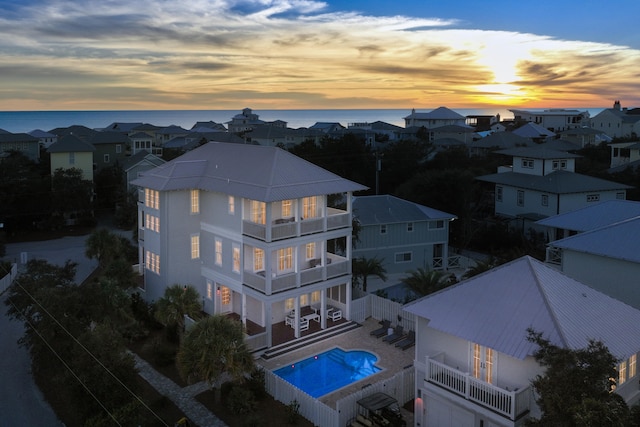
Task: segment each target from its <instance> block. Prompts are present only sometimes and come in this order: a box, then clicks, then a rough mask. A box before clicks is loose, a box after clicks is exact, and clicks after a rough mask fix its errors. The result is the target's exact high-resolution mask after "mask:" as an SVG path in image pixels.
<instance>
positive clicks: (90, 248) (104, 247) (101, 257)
mask: <svg viewBox="0 0 640 427" xmlns="http://www.w3.org/2000/svg"><path fill="white" fill-rule="evenodd" d="M85 246H86V248H85V255H86V256H87V258H90V259H93V258H95V259H97V260H98V264H100V266H101V267H104V266H106V265H108V264H109V263H110V262H111V261H113V260H114V259H116V258H118V257H119V256H120V254H121V249H122V242H121V240H120V237H118V236H117V235H116V234H114V233H112V232H111V231H109V230H108V229H106V228H100V229H98V230H95V231H94V232H93V233H91V235H90V236H89V238H87V242H86V243H85Z"/></svg>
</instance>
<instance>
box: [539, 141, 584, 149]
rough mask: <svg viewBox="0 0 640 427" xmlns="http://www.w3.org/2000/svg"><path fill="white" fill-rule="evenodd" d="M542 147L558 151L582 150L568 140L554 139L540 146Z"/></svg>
mask: <svg viewBox="0 0 640 427" xmlns="http://www.w3.org/2000/svg"><path fill="white" fill-rule="evenodd" d="M540 147H544V148H547V149H549V150H556V151H575V150H580V149H581V148H582V147H581V146H580V145H578V144H576V143H573V142H571V141H569V140H566V139H552V140H550V141H547V142H543V143H542V144H540Z"/></svg>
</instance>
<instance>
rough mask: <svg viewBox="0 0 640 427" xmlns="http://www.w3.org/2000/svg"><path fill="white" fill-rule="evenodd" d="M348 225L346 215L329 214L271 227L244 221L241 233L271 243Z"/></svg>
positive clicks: (278, 223) (275, 224) (347, 215)
mask: <svg viewBox="0 0 640 427" xmlns="http://www.w3.org/2000/svg"><path fill="white" fill-rule="evenodd" d="M334 210H335V209H334ZM335 211H336V212H344V211H338V210H335ZM350 225H351V224H349V214H348V213H340V214H331V215H329V216H327V217H320V218H307V219H302V220H300V221H295V220H294V221H287V222H283V223H280V222H277V223H276V222H274V223H273V224H271V225H265V224H257V223H255V222H253V221H249V220H246V219H245V220H243V221H242V233H243V234H244V235H246V236H251V237H255V238H256V239H260V240H264V241H266V242H271V241H276V240H282V239H289V238H292V237H297V236H304V235H307V234H313V233H320V232H324V231H327V230H335V229H337V228H343V227H349V226H350Z"/></svg>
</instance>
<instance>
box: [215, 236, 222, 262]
mask: <svg viewBox="0 0 640 427" xmlns="http://www.w3.org/2000/svg"><path fill="white" fill-rule="evenodd" d="M215 245H216V265H222V240H219V239H216V243H215Z"/></svg>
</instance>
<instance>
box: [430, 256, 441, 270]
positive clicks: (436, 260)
mask: <svg viewBox="0 0 640 427" xmlns="http://www.w3.org/2000/svg"><path fill="white" fill-rule="evenodd" d="M431 268H433V269H434V270H442V269H443V268H444V258H442V257H434V258H433V260H432V261H431Z"/></svg>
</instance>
